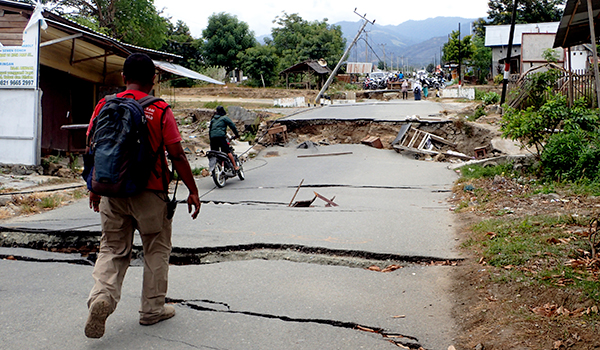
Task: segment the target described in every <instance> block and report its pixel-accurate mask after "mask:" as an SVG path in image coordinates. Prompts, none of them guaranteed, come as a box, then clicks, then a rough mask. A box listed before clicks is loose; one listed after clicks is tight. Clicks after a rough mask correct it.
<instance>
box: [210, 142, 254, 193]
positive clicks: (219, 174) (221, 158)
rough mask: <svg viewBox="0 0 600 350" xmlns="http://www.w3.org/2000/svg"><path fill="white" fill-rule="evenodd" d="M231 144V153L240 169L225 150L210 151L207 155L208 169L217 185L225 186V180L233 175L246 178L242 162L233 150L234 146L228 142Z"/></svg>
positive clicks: (241, 178)
mask: <svg viewBox="0 0 600 350" xmlns="http://www.w3.org/2000/svg"><path fill="white" fill-rule="evenodd" d="M227 144H228V145H229V150H230V152H231V154H233V159H235V163H236V165H237V166H238V167H240V169H239V170H238V171H235V169H234V167H233V164H231V159H229V156H228V155H227V153H225V152H221V151H212V150H211V151H208V152H206V155H207V157H208V169H209V172H210V173H211V174H212V178H213V181H214V182H215V185H217V187H219V188H222V187H223V186H225V182H226V181H227V179H229V178H232V177H236V176H237V177H238V178H239V179H240V180H242V181H243V180H244V179H245V178H246V177H245V174H244V169H243V168H242V162H241V161H240V160H239V158H238V156H237V155H236V154H235V152H234V151H233V147H231V145H230V144H229V142H227Z"/></svg>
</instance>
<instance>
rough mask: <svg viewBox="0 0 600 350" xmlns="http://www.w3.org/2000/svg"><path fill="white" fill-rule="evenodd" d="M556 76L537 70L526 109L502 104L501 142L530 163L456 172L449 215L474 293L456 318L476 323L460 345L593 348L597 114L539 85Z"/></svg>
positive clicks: (598, 265) (599, 155) (599, 258)
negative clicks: (467, 259) (516, 146)
mask: <svg viewBox="0 0 600 350" xmlns="http://www.w3.org/2000/svg"><path fill="white" fill-rule="evenodd" d="M557 76H558V75H556V74H555V72H552V71H548V72H544V73H536V75H535V76H533V77H532V82H533V83H532V84H531V85H530V88H531V91H530V98H529V99H528V100H527V101H526V104H525V105H524V106H523V107H522V108H521V109H511V108H508V107H507V106H504V109H505V113H504V115H503V117H502V121H501V130H502V132H503V136H504V137H506V138H509V139H512V140H514V141H517V142H519V143H520V144H521V146H522V147H523V148H524V149H527V150H529V151H530V152H531V156H530V157H528V158H525V159H519V160H515V161H514V162H511V163H507V164H500V165H495V166H489V167H484V166H479V165H468V166H464V167H462V168H460V170H459V172H460V175H461V177H460V179H459V180H458V181H457V182H456V185H455V188H454V199H453V202H454V210H455V211H456V212H457V213H458V215H459V217H460V218H461V221H464V222H469V223H470V224H469V225H467V226H468V227H467V230H466V233H465V236H464V237H463V241H462V248H463V249H465V251H467V252H468V253H469V255H470V256H471V257H472V259H471V260H472V261H471V262H472V263H473V266H472V268H471V271H470V274H469V276H470V277H468V278H470V281H467V283H469V284H470V285H471V286H473V287H474V290H473V293H474V294H475V295H476V296H477V297H476V298H474V299H473V300H471V301H470V302H469V303H471V305H469V307H466V308H465V312H466V313H467V316H465V317H464V319H465V320H466V319H469V320H473V319H478V320H479V322H477V323H476V322H472V321H466V322H464V324H463V326H464V327H465V334H470V335H471V337H470V338H467V337H466V336H465V337H463V342H464V343H463V345H464V347H465V348H473V347H474V346H476V345H477V343H480V344H482V345H485V348H486V349H488V348H493V349H496V348H502V349H507V348H516V347H526V348H535V349H567V348H568V349H592V348H597V346H598V344H599V342H598V339H597V334H599V333H600V314H599V307H600V280H599V277H600V233H598V226H599V221H600V197H599V196H600V129H599V127H598V125H599V124H598V122H599V117H600V114H599V112H598V110H597V109H592V108H589V106H590V102H589V101H587V100H586V99H580V100H577V101H574V103H573V104H572V105H569V103H568V100H567V98H566V97H565V96H564V95H562V94H560V93H555V92H554V91H553V90H552V88H547V86H552V85H553V82H555V81H556V80H555V79H556V77H557ZM465 278H467V277H465ZM468 278H467V279H468ZM463 282H465V281H463ZM475 336H477V338H476V337H475ZM475 339H477V340H476V341H475Z"/></svg>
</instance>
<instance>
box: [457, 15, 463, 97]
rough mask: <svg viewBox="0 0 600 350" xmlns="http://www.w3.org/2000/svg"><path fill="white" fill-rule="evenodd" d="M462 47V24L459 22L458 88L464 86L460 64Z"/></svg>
mask: <svg viewBox="0 0 600 350" xmlns="http://www.w3.org/2000/svg"><path fill="white" fill-rule="evenodd" d="M460 47H461V42H460V22H458V86H459V87H460V86H462V79H461V74H460V72H461V70H462V67H461V64H460V61H461V58H462V57H460V56H461V52H460Z"/></svg>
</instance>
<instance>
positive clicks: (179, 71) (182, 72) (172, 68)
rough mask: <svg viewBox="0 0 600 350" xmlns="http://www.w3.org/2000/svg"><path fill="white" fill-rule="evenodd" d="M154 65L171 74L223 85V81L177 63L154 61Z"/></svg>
mask: <svg viewBox="0 0 600 350" xmlns="http://www.w3.org/2000/svg"><path fill="white" fill-rule="evenodd" d="M154 65H156V67H157V68H159V69H161V70H164V71H165V72H169V73H171V74H176V75H179V76H182V77H186V78H191V79H196V80H202V81H206V82H208V83H211V84H218V85H225V83H223V82H221V81H218V80H215V79H213V78H211V77H207V76H206V75H202V74H200V73H198V72H194V71H193V70H191V69H187V68H185V67H183V66H180V65H178V64H174V63H170V62H164V61H154Z"/></svg>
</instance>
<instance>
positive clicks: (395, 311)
mask: <svg viewBox="0 0 600 350" xmlns="http://www.w3.org/2000/svg"><path fill="white" fill-rule="evenodd" d="M278 152H279V154H280V156H279V157H272V158H266V157H264V156H262V155H259V156H258V157H257V158H255V159H251V160H250V161H248V162H247V163H245V164H244V168H245V169H246V173H247V177H246V180H245V181H234V180H232V181H231V182H230V183H228V185H227V186H226V187H224V188H222V189H214V184H213V183H212V179H210V178H200V179H197V184H198V188H199V190H200V193H201V196H202V198H201V200H202V201H203V203H204V204H203V205H202V209H201V212H200V216H199V217H198V219H197V220H196V221H192V220H191V219H190V218H189V214H188V213H187V210H185V209H186V208H185V206H180V207H179V208H178V210H177V212H176V213H175V219H174V227H173V245H174V247H175V248H176V249H175V248H174V251H175V252H180V251H185V249H198V248H210V249H211V250H213V251H214V253H213V254H214V256H217V257H218V256H221V257H223V256H224V255H219V254H218V252H219V249H221V250H222V251H223V250H228V249H233V250H235V249H237V251H238V259H241V260H240V261H236V262H234V261H231V260H228V262H218V263H212V264H211V263H210V262H208V261H204V262H203V263H209V265H194V266H179V265H177V266H171V279H170V288H169V295H168V296H169V298H172V299H171V300H174V301H176V308H177V312H178V314H177V316H176V317H175V318H173V319H172V320H169V321H165V322H163V323H161V324H159V325H157V326H155V327H156V328H154V327H153V332H152V337H149V336H148V332H147V329H145V328H144V329H141V327H140V326H139V325H138V323H137V321H138V319H137V318H138V317H139V315H138V313H137V310H138V308H139V292H140V285H141V271H140V269H139V268H138V267H135V266H133V267H131V268H130V270H129V273H128V277H127V278H126V279H125V285H124V294H123V298H122V302H121V304H120V305H119V307H118V308H117V311H116V313H115V314H113V315H112V316H111V318H109V320H111V323H109V325H108V331H107V337H106V338H102V339H101V340H100V341H97V342H98V343H99V344H102V346H103V347H104V348H108V349H110V348H117V347H119V348H123V344H124V343H127V342H131V339H136V342H135V348H137V347H138V345H139V344H142V345H145V344H152V345H153V346H157V345H156V344H157V342H161V344H162V342H164V343H165V344H168V346H171V347H175V348H177V347H178V346H179V344H184V345H182V348H185V347H187V346H188V345H186V344H193V346H196V347H217V348H219V347H221V348H245V347H247V346H249V345H248V344H252V345H254V346H256V347H260V348H261V349H262V348H264V349H280V348H289V344H292V345H293V346H292V347H294V348H298V349H315V348H319V349H339V347H340V344H342V345H343V346H345V345H346V344H348V342H350V343H351V344H352V347H354V346H355V345H356V346H361V347H363V348H367V349H378V348H381V349H386V348H389V347H390V346H394V345H393V344H390V343H389V342H387V340H386V339H383V337H382V336H381V335H379V334H377V333H370V332H367V331H357V330H356V329H349V328H343V327H337V326H335V325H334V324H328V323H321V321H320V320H325V321H326V322H331V323H335V324H337V322H341V323H351V324H356V325H361V326H364V327H366V328H376V327H380V328H382V329H385V330H386V331H389V332H391V333H393V334H403V335H407V336H410V337H413V338H416V339H417V340H418V342H419V344H421V345H422V346H423V347H424V348H425V349H438V348H446V347H447V346H448V345H449V344H450V338H451V336H450V332H451V328H452V325H453V324H452V320H451V319H450V312H449V311H448V310H449V308H450V305H451V303H450V302H449V301H448V300H447V294H446V293H445V290H444V288H445V286H446V282H447V281H448V280H447V278H448V276H449V271H450V269H452V267H449V266H421V265H414V267H406V266H405V267H404V268H402V269H399V270H396V271H393V272H390V273H385V274H383V273H378V272H372V271H367V270H364V269H359V268H350V267H347V265H342V264H341V261H347V260H348V259H352V258H353V256H355V255H360V254H366V255H369V256H378V257H384V259H385V257H388V256H390V255H394V256H405V257H407V258H411V257H412V258H415V257H420V258H423V260H421V261H426V258H427V257H435V258H437V259H451V258H460V254H459V252H458V250H457V249H456V247H455V244H456V241H455V239H454V238H455V237H454V235H453V228H452V225H453V224H454V223H453V220H452V217H451V215H452V214H451V212H450V211H449V205H448V203H446V202H445V199H446V198H447V197H448V196H449V193H450V191H451V188H452V184H453V181H454V180H455V179H456V174H455V173H454V172H452V171H449V170H447V169H446V167H445V164H441V163H424V162H418V161H415V160H411V159H409V158H408V157H398V155H397V154H396V153H395V152H392V151H382V150H377V149H374V148H371V147H367V146H364V145H335V146H327V147H319V149H318V150H314V149H295V148H292V147H284V148H278ZM315 152H320V153H343V152H351V154H348V155H346V156H342V157H325V158H324V157H309V158H304V159H299V158H297V156H298V155H303V154H315ZM357 164H361V166H360V167H357ZM365 169H366V170H365ZM301 179H305V181H304V183H303V184H302V186H301V187H300V190H299V192H298V197H299V198H307V197H308V196H310V197H312V196H313V195H314V194H313V191H317V192H318V193H321V194H324V195H326V196H327V197H330V196H332V195H335V196H336V199H335V203H336V204H339V205H340V206H339V207H318V208H290V207H288V204H289V201H290V197H291V196H292V195H293V193H294V191H295V190H296V189H297V188H298V183H299V182H300V180H301ZM185 196H186V191H185V190H184V188H181V187H180V190H178V198H179V199H182V198H185ZM3 224H4V223H3ZM94 224H95V225H96V226H92V225H94ZM98 224H99V216H98V214H96V213H94V212H93V211H91V210H90V209H89V208H88V203H87V200H86V199H82V200H81V201H78V202H76V203H75V204H73V205H70V206H68V207H63V208H59V209H57V210H54V211H52V212H47V213H44V214H40V215H35V216H32V217H27V218H19V220H14V221H13V220H11V225H17V226H23V225H26V226H29V227H34V228H35V227H37V228H55V229H56V228H60V227H61V225H62V227H63V228H67V229H69V230H81V231H82V232H83V231H85V230H96V231H98V230H99V225H98ZM135 237H136V241H135V242H134V243H135V244H137V245H139V239H138V238H137V237H138V236H137V235H136V236H135ZM256 246H266V247H275V248H277V253H278V257H277V260H268V259H269V253H268V252H267V253H266V255H265V257H263V258H257V259H261V260H243V259H244V255H243V252H244V251H247V250H249V249H251V247H256ZM303 248H304V250H303V258H304V259H305V260H304V261H302V262H296V261H294V262H292V260H291V259H293V256H292V255H293V254H294V253H295V251H296V249H303ZM288 249H289V251H290V256H289V259H290V261H282V260H284V259H286V251H287V250H288ZM311 252H326V254H327V255H330V259H332V261H333V260H335V261H340V264H339V265H317V264H314V263H306V262H310V261H311V260H318V259H319V257H318V254H316V253H314V254H312V255H311ZM246 256H250V257H252V256H253V255H246ZM306 259H308V260H306ZM8 264H15V265H8ZM330 264H333V262H331V263H330ZM11 266H18V267H17V268H15V269H14V270H13V269H12V268H11ZM16 271H18V272H16ZM17 273H18V274H19V278H24V280H23V281H21V280H18V281H13V279H14V278H13V277H11V276H14V275H16V274H17ZM90 275H91V268H90V267H88V266H78V265H77V266H75V265H72V264H66V263H60V264H58V265H57V264H56V263H45V262H44V263H35V262H23V261H0V279H1V280H2V281H7V280H8V281H11V285H10V291H8V289H7V288H9V287H8V286H4V285H3V295H5V296H8V295H10V297H5V298H4V299H3V300H2V301H0V303H1V304H0V307H2V310H3V312H10V313H11V314H10V315H11V316H12V313H16V317H14V323H13V324H12V325H11V327H12V328H10V329H9V330H10V331H11V332H20V333H17V335H16V336H12V338H10V341H11V342H13V343H11V345H13V344H19V342H22V341H30V338H32V337H33V336H32V334H31V332H32V330H35V331H36V332H40V329H41V332H43V333H44V334H48V336H46V337H44V336H41V337H36V338H35V339H43V341H44V342H45V343H44V344H50V345H44V346H50V347H51V345H52V344H61V345H62V348H67V349H70V348H73V349H78V348H81V347H82V346H81V344H82V343H81V342H85V343H84V346H88V344H92V343H89V342H91V341H90V340H87V339H85V338H84V336H83V334H82V327H83V323H84V322H85V317H86V308H85V300H86V298H87V293H89V288H91V284H92V283H93V280H92V279H91V276H90ZM40 276H45V278H43V279H42V278H40ZM28 279H34V282H32V283H27V280H28ZM55 283H60V285H58V286H56V287H55V288H53V287H52V285H53V284H55ZM299 284H300V285H299ZM20 290H23V291H24V292H23V293H21V294H19V291H20ZM54 292H56V293H60V295H59V296H55V295H54V294H53V293H54ZM36 298H37V299H36ZM48 300H51V301H52V302H51V303H48V302H47V301H48ZM74 300H80V301H81V302H80V303H75V302H74ZM180 300H181V301H185V303H184V302H180ZM187 303H191V304H194V305H197V306H199V307H201V308H204V309H200V310H198V309H195V308H192V307H191V306H189V305H188V304H187ZM5 305H6V308H5ZM23 305H25V306H26V307H25V308H24V307H23ZM405 305H406V307H404V306H405ZM4 310H7V311H4ZM8 310H10V311H8ZM40 311H43V312H44V315H56V316H55V318H56V319H62V318H66V319H65V321H64V322H63V324H62V325H54V324H48V323H47V322H44V320H41V319H40V318H36V317H34V316H35V315H39V312H40ZM394 315H406V317H405V318H402V319H397V318H393V317H392V316H394ZM438 323H439V324H438ZM173 324H175V326H173ZM15 327H16V328H15ZM78 327H79V328H78ZM63 328H64V329H63ZM265 330H267V331H265ZM3 331H4V330H0V332H3ZM11 334H12V333H11ZM274 334H276V336H274ZM287 334H293V336H286V335H287ZM0 336H2V338H3V339H4V338H5V337H4V334H3V333H0ZM65 339H66V340H65ZM182 342H183V343H182ZM64 344H66V345H64ZM240 344H242V345H240ZM132 348H134V347H132Z"/></svg>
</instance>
